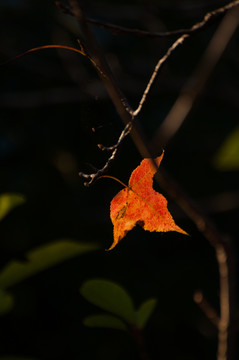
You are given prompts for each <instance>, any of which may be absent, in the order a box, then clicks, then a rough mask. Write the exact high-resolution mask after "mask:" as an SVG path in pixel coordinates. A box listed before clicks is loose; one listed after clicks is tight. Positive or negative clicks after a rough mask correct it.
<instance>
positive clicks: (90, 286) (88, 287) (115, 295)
mask: <svg viewBox="0 0 239 360" xmlns="http://www.w3.org/2000/svg"><path fill="white" fill-rule="evenodd" d="M80 293H81V295H82V296H83V297H84V298H86V299H87V300H88V301H89V302H91V303H92V304H94V305H96V306H98V307H100V308H101V309H103V310H107V311H109V312H111V313H113V314H115V315H117V316H119V317H121V318H122V319H124V320H125V321H126V322H127V323H129V324H132V323H135V310H134V306H133V302H132V299H131V297H130V296H129V294H128V293H127V292H126V291H125V289H124V288H122V287H121V286H120V285H118V284H116V283H114V282H112V281H108V280H104V279H92V280H89V281H86V282H85V283H84V284H83V285H82V287H81V289H80Z"/></svg>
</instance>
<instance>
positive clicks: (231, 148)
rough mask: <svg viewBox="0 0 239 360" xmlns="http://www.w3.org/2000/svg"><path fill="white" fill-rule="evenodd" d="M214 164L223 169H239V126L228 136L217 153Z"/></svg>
mask: <svg viewBox="0 0 239 360" xmlns="http://www.w3.org/2000/svg"><path fill="white" fill-rule="evenodd" d="M213 164H214V166H215V167H216V168H218V169H219V170H222V171H227V170H229V171H230V170H238V169H239V127H237V128H236V129H235V130H234V131H233V132H232V133H231V134H230V135H229V136H228V137H227V138H226V140H225V141H224V143H223V144H222V146H221V148H220V149H219V151H218V152H217V154H216V155H215V157H214V159H213Z"/></svg>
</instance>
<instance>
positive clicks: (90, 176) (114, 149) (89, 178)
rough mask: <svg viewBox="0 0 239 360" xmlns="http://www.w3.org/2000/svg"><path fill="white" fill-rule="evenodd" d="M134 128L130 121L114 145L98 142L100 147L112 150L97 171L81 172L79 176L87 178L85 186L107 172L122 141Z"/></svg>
mask: <svg viewBox="0 0 239 360" xmlns="http://www.w3.org/2000/svg"><path fill="white" fill-rule="evenodd" d="M131 128H132V123H131V122H130V123H128V124H127V125H126V126H125V128H124V129H123V130H122V132H121V134H120V136H119V139H118V141H117V143H116V144H115V145H113V146H109V147H106V146H103V145H101V144H98V147H99V148H100V149H101V150H107V151H112V153H111V155H110V157H109V158H108V159H107V161H106V163H105V165H104V166H103V167H102V168H101V169H98V170H97V171H95V172H94V173H92V174H85V173H83V172H79V176H80V177H82V178H84V179H86V182H85V183H84V185H85V186H90V185H91V184H92V183H93V182H95V181H96V180H98V179H99V178H100V177H101V176H102V175H104V174H105V172H106V171H107V170H108V168H109V166H110V164H111V163H112V162H113V160H114V159H115V156H116V154H117V151H118V150H119V147H120V145H121V143H122V141H123V140H124V139H125V137H126V136H127V135H128V134H129V133H130V131H131Z"/></svg>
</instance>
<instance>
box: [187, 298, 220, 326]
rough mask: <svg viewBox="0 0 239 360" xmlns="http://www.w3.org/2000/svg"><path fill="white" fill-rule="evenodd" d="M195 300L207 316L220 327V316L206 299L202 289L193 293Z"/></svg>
mask: <svg viewBox="0 0 239 360" xmlns="http://www.w3.org/2000/svg"><path fill="white" fill-rule="evenodd" d="M193 300H194V301H195V303H196V304H197V305H198V306H199V307H200V309H201V310H202V311H203V312H204V314H205V315H206V316H207V318H208V319H209V320H210V321H211V322H212V323H213V324H214V325H215V326H216V327H217V328H218V326H219V322H220V318H219V316H218V314H217V313H216V311H215V310H214V309H213V308H212V306H211V305H210V304H209V303H208V302H207V300H205V298H204V296H203V293H202V292H201V291H196V292H195V293H194V295H193Z"/></svg>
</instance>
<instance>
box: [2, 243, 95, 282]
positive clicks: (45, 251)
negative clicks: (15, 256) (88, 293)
mask: <svg viewBox="0 0 239 360" xmlns="http://www.w3.org/2000/svg"><path fill="white" fill-rule="evenodd" d="M97 248H98V245H96V244H90V243H83V242H78V241H74V240H67V239H66V240H59V241H56V242H54V243H51V244H48V245H44V246H41V247H39V248H37V249H35V250H32V251H29V253H27V254H26V258H27V261H26V262H20V261H11V262H9V263H8V264H7V265H6V267H5V268H4V269H3V270H2V272H1V273H0V288H2V289H6V288H8V287H10V286H12V285H15V284H16V283H18V282H20V281H22V280H24V279H26V278H28V277H30V276H33V275H35V274H37V273H39V272H40V271H43V270H45V269H48V268H49V267H52V266H54V265H56V264H59V263H61V262H63V261H65V260H68V259H71V258H73V257H75V256H78V255H81V254H84V253H86V252H88V251H93V250H96V249H97Z"/></svg>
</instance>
